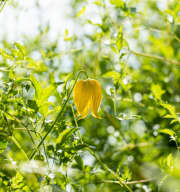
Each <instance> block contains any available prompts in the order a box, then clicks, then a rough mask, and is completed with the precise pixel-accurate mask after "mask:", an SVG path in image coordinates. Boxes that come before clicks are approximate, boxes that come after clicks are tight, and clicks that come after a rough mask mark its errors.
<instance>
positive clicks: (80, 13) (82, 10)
mask: <svg viewBox="0 0 180 192" xmlns="http://www.w3.org/2000/svg"><path fill="white" fill-rule="evenodd" d="M85 11H86V7H83V8H82V9H81V10H80V11H79V12H78V13H77V14H76V17H79V16H81V15H82V14H83V13H85Z"/></svg>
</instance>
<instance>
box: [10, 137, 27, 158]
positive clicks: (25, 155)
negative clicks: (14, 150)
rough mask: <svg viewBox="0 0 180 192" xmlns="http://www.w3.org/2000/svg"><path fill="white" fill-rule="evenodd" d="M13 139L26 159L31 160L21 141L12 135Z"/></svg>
mask: <svg viewBox="0 0 180 192" xmlns="http://www.w3.org/2000/svg"><path fill="white" fill-rule="evenodd" d="M11 139H12V141H13V142H14V143H15V144H16V146H17V147H18V148H19V149H20V151H21V152H22V153H23V154H24V157H25V158H26V160H29V158H28V156H27V154H26V152H25V151H24V149H23V148H22V147H21V145H20V143H19V142H18V141H17V140H16V138H15V137H14V136H11Z"/></svg>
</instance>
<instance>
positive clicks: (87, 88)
mask: <svg viewBox="0 0 180 192" xmlns="http://www.w3.org/2000/svg"><path fill="white" fill-rule="evenodd" d="M73 99H74V103H75V105H76V108H77V112H78V115H81V118H80V119H83V118H85V117H86V116H87V115H88V112H89V108H90V109H91V113H92V115H93V116H94V117H96V118H101V117H99V116H98V114H97V113H98V109H99V106H100V104H101V99H102V91H101V85H100V83H99V82H98V81H97V80H95V79H87V80H79V81H77V83H76V85H75V87H74V90H73Z"/></svg>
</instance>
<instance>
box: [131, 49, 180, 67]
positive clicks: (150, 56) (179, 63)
mask: <svg viewBox="0 0 180 192" xmlns="http://www.w3.org/2000/svg"><path fill="white" fill-rule="evenodd" d="M129 51H130V53H132V54H133V55H137V56H142V57H148V58H151V59H156V60H159V61H163V62H166V63H168V64H175V65H180V62H179V61H177V60H170V59H166V58H164V57H161V56H158V55H151V54H148V53H139V52H136V51H133V50H129Z"/></svg>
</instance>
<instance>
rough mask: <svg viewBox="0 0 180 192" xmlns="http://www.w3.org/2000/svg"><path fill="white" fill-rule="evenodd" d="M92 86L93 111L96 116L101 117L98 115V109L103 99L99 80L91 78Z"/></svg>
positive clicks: (91, 105)
mask: <svg viewBox="0 0 180 192" xmlns="http://www.w3.org/2000/svg"><path fill="white" fill-rule="evenodd" d="M91 87H92V98H91V103H90V107H91V112H92V115H93V116H94V117H96V118H101V117H100V116H99V115H98V109H99V106H100V104H101V100H102V90H101V85H100V83H99V82H98V81H97V80H94V79H91Z"/></svg>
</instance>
